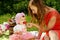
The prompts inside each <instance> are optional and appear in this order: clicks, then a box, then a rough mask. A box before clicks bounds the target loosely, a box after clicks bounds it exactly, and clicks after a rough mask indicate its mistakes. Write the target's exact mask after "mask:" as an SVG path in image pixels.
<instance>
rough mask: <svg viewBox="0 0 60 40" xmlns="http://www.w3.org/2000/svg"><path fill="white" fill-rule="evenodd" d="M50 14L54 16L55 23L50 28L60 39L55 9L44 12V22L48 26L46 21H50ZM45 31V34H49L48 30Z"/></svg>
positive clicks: (59, 27)
mask: <svg viewBox="0 0 60 40" xmlns="http://www.w3.org/2000/svg"><path fill="white" fill-rule="evenodd" d="M52 16H56V22H55V25H54V26H53V28H51V29H50V30H54V31H55V32H56V33H57V34H58V37H59V39H60V15H59V13H58V12H57V11H56V10H52V11H50V12H48V13H46V14H45V16H44V20H45V24H46V26H47V27H48V22H49V21H50V19H51V18H52ZM46 33H47V35H49V34H48V33H49V31H48V32H47V31H46Z"/></svg>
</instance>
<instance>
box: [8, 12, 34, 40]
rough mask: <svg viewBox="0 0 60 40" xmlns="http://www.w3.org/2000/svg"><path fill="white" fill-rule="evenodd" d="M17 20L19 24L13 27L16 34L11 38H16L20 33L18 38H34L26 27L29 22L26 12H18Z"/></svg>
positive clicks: (24, 39)
mask: <svg viewBox="0 0 60 40" xmlns="http://www.w3.org/2000/svg"><path fill="white" fill-rule="evenodd" d="M15 21H16V24H17V25H16V26H15V27H14V28H13V31H14V34H13V35H11V36H10V37H9V39H10V40H13V39H16V38H15V37H16V36H17V35H19V37H18V38H17V39H20V40H34V36H33V35H32V34H31V33H29V32H27V28H26V24H27V22H26V18H25V14H24V13H23V12H22V13H17V14H16V17H15ZM12 36H13V37H12Z"/></svg>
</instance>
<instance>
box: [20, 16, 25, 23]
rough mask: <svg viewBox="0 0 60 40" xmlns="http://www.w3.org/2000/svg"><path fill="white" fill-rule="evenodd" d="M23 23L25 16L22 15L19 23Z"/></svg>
mask: <svg viewBox="0 0 60 40" xmlns="http://www.w3.org/2000/svg"><path fill="white" fill-rule="evenodd" d="M24 23H26V17H25V16H22V17H20V24H24Z"/></svg>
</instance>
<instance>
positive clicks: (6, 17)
mask: <svg viewBox="0 0 60 40" xmlns="http://www.w3.org/2000/svg"><path fill="white" fill-rule="evenodd" d="M13 16H15V14H14V15H10V14H5V15H1V16H0V24H2V23H3V22H7V21H8V20H9V19H10V18H11V17H13ZM30 19H31V17H30V16H27V15H26V20H27V22H30ZM33 30H37V28H35V27H32V28H28V31H33ZM8 34H9V32H8V31H7V32H5V33H4V35H2V36H0V40H8V38H9V35H8Z"/></svg>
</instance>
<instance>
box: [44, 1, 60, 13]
mask: <svg viewBox="0 0 60 40" xmlns="http://www.w3.org/2000/svg"><path fill="white" fill-rule="evenodd" d="M45 4H46V5H48V6H50V7H53V8H55V9H57V10H58V11H59V12H60V0H45Z"/></svg>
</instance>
